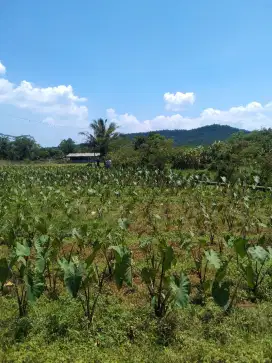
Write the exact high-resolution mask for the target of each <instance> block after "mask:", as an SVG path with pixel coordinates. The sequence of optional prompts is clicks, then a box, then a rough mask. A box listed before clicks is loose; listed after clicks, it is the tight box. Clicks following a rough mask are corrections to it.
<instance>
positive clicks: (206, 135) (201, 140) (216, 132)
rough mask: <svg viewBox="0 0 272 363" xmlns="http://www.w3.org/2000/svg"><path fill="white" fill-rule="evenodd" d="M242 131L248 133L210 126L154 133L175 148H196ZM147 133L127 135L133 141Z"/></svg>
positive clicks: (232, 128) (219, 126)
mask: <svg viewBox="0 0 272 363" xmlns="http://www.w3.org/2000/svg"><path fill="white" fill-rule="evenodd" d="M239 131H242V132H244V133H248V132H249V131H246V130H240V129H237V128H234V127H231V126H227V125H210V126H203V127H199V128H197V129H192V130H160V131H156V133H157V134H160V135H162V136H164V137H166V138H167V139H172V140H173V141H174V145H175V146H186V145H188V146H198V145H210V144H212V143H213V142H214V141H224V140H227V139H228V138H229V137H230V136H232V135H233V134H235V133H237V132H239ZM147 135H148V133H147V132H139V133H132V134H127V135H126V136H128V137H129V138H130V139H134V138H135V137H137V136H147Z"/></svg>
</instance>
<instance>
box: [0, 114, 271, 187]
mask: <svg viewBox="0 0 272 363" xmlns="http://www.w3.org/2000/svg"><path fill="white" fill-rule="evenodd" d="M81 135H82V136H84V142H82V143H81V144H77V143H76V142H75V141H74V140H72V139H71V138H68V139H64V140H62V141H61V142H60V144H59V145H58V146H57V147H41V146H40V145H39V144H38V143H37V142H36V141H35V139H34V138H33V137H31V136H18V137H16V138H14V139H10V138H9V137H5V136H2V137H0V158H1V159H3V160H13V161H25V160H30V161H35V160H45V161H46V160H48V159H55V160H59V161H60V160H63V158H64V157H65V156H66V155H67V154H69V153H76V152H100V154H101V158H102V159H103V158H106V157H107V158H110V159H111V160H112V162H113V165H115V167H121V168H126V167H134V168H136V167H138V166H146V167H149V168H156V169H161V170H162V169H164V168H171V167H172V168H175V169H197V170H208V171H211V172H214V173H215V176H216V178H218V179H220V178H221V177H222V176H225V177H227V178H228V179H231V178H238V177H240V176H242V175H245V174H249V175H254V174H255V175H259V176H260V177H261V179H262V180H264V181H266V182H268V181H272V180H271V179H272V176H271V174H272V129H264V130H261V131H253V132H251V133H245V132H243V131H241V132H237V133H235V134H232V135H231V136H230V138H228V139H227V140H226V141H216V142H213V143H212V144H210V145H200V146H198V147H192V146H175V143H174V140H173V139H172V138H166V137H165V136H163V135H161V134H159V133H156V132H150V133H149V134H144V135H138V136H135V137H134V138H132V139H131V138H130V137H128V136H127V135H123V134H120V133H119V132H118V125H116V124H115V123H113V122H108V121H107V120H104V119H101V118H100V119H98V120H94V121H93V122H92V123H91V124H90V132H85V133H81Z"/></svg>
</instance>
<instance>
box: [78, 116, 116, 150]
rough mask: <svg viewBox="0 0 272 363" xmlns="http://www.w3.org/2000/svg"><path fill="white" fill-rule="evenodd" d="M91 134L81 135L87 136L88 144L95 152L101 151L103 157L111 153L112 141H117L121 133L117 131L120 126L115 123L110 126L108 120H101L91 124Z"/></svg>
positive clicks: (82, 133)
mask: <svg viewBox="0 0 272 363" xmlns="http://www.w3.org/2000/svg"><path fill="white" fill-rule="evenodd" d="M90 129H91V132H88V131H87V132H80V135H83V136H85V138H86V144H87V145H88V146H89V147H90V148H91V149H92V150H95V151H99V152H100V155H101V156H102V157H103V156H105V155H107V153H108V151H109V145H110V143H111V141H113V140H116V139H117V138H118V136H119V133H118V132H117V131H116V130H117V129H118V126H117V125H116V123H115V122H111V123H109V124H108V120H107V119H105V120H104V119H102V118H99V119H98V120H93V121H92V122H91V123H90Z"/></svg>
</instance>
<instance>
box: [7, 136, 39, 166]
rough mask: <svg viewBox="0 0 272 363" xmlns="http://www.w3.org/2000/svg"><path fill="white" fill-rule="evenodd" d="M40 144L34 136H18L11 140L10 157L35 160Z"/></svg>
mask: <svg viewBox="0 0 272 363" xmlns="http://www.w3.org/2000/svg"><path fill="white" fill-rule="evenodd" d="M39 148H40V146H39V145H38V144H37V143H36V141H35V139H34V138H33V137H32V136H27V135H22V136H17V137H16V138H15V139H14V141H12V142H11V150H10V158H11V159H12V160H25V159H28V160H35V159H37V157H38V151H39Z"/></svg>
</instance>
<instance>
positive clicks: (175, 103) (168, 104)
mask: <svg viewBox="0 0 272 363" xmlns="http://www.w3.org/2000/svg"><path fill="white" fill-rule="evenodd" d="M163 99H164V102H165V108H166V110H169V111H179V110H181V109H182V108H183V107H184V106H185V105H188V104H190V105H192V104H194V102H195V95H194V93H193V92H187V93H182V92H177V93H170V92H167V93H165V94H164V95H163Z"/></svg>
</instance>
